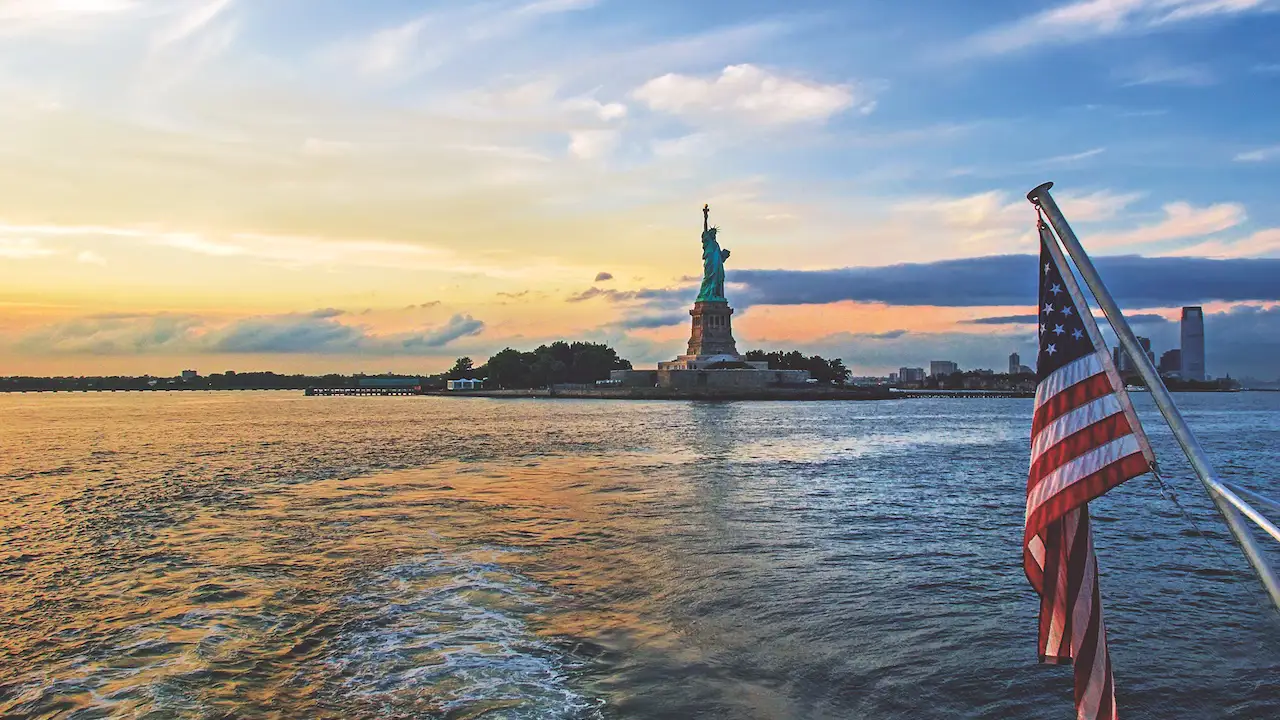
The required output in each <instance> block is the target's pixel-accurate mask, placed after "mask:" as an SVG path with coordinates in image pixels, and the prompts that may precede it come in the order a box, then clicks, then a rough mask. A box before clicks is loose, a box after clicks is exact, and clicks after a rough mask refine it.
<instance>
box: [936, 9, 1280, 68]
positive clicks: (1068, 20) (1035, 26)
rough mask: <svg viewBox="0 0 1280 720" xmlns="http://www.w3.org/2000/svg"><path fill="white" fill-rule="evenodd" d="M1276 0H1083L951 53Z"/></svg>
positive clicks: (1041, 43) (1130, 28)
mask: <svg viewBox="0 0 1280 720" xmlns="http://www.w3.org/2000/svg"><path fill="white" fill-rule="evenodd" d="M1274 7H1275V5H1274V3H1273V2H1272V0H1077V2H1072V3H1067V4H1064V5H1058V6H1057V7H1053V8H1050V9H1048V10H1044V11H1042V12H1038V13H1035V14H1033V15H1029V16H1027V17H1023V18H1021V19H1018V20H1015V21H1013V22H1011V23H1008V24H1005V25H1000V26H998V27H995V28H992V29H990V30H986V31H984V32H981V33H979V34H977V35H974V36H972V37H970V38H968V39H966V40H965V41H964V42H963V43H961V45H960V46H959V47H958V48H956V49H954V51H953V52H952V53H950V54H951V55H960V56H971V57H972V56H989V55H1003V54H1006V53H1012V52H1019V51H1023V50H1029V49H1034V48H1043V47H1047V46H1050V45H1065V44H1071V43H1079V42H1086V41H1090V40H1095V39H1098V38H1104V37H1112V36H1118V35H1132V34H1139V33H1148V32H1154V31H1157V30H1161V29H1164V28H1167V27H1170V26H1173V25H1177V24H1181V23H1187V22H1191V21H1194V20H1201V19H1204V18H1209V17H1213V16H1224V17H1225V16H1234V15H1243V14H1246V13H1254V12H1262V11H1266V10H1270V9H1273V8H1274Z"/></svg>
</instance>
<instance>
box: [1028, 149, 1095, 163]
mask: <svg viewBox="0 0 1280 720" xmlns="http://www.w3.org/2000/svg"><path fill="white" fill-rule="evenodd" d="M1106 151H1107V149H1106V148H1093V149H1092V150H1085V151H1083V152H1078V153H1073V154H1071V155H1058V156H1056V157H1051V158H1049V159H1047V160H1043V161H1041V164H1042V165H1070V164H1071V163H1076V162H1080V161H1081V160H1088V159H1089V158H1091V157H1097V156H1099V155H1101V154H1102V153H1104V152H1106Z"/></svg>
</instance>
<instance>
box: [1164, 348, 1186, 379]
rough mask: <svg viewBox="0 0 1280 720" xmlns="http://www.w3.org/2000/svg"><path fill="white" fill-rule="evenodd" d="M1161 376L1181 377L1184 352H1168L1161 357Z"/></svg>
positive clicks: (1174, 350) (1177, 350) (1176, 349)
mask: <svg viewBox="0 0 1280 720" xmlns="http://www.w3.org/2000/svg"><path fill="white" fill-rule="evenodd" d="M1160 374H1161V375H1181V374H1182V351H1181V350H1179V349H1178V348H1174V349H1172V350H1166V351H1165V352H1164V354H1163V355H1161V356H1160Z"/></svg>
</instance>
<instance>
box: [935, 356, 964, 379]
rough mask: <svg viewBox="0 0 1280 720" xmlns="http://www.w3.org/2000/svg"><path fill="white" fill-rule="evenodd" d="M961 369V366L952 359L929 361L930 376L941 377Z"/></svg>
mask: <svg viewBox="0 0 1280 720" xmlns="http://www.w3.org/2000/svg"><path fill="white" fill-rule="evenodd" d="M959 371H960V366H959V365H957V364H955V363H953V362H951V361H950V360H932V361H930V362H929V377H940V376H942V375H950V374H951V373H955V372H959Z"/></svg>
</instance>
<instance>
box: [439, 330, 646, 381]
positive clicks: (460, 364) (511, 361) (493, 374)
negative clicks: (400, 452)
mask: <svg viewBox="0 0 1280 720" xmlns="http://www.w3.org/2000/svg"><path fill="white" fill-rule="evenodd" d="M630 369H631V362H630V361H628V360H626V359H624V358H621V357H618V352H617V351H616V350H614V349H613V348H611V347H609V346H608V345H605V344H603V343H588V342H573V343H568V342H565V341H563V340H559V341H556V342H553V343H551V344H550V345H540V346H538V348H537V349H535V350H530V351H527V352H521V351H519V350H515V349H513V348H504V349H503V350H500V351H499V352H497V353H495V354H494V355H493V356H492V357H490V358H489V360H488V362H486V363H485V364H484V365H481V366H479V367H475V366H474V363H473V361H472V360H471V358H469V357H461V358H458V360H457V361H456V362H455V363H454V364H453V367H452V368H450V369H449V371H448V372H446V373H445V377H446V378H447V379H449V380H460V379H463V378H477V379H481V380H487V382H486V383H485V384H486V386H487V387H489V388H533V387H547V386H549V385H555V384H560V383H584V384H590V383H594V382H596V381H597V380H608V379H609V373H610V372H611V371H613V370H630Z"/></svg>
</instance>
